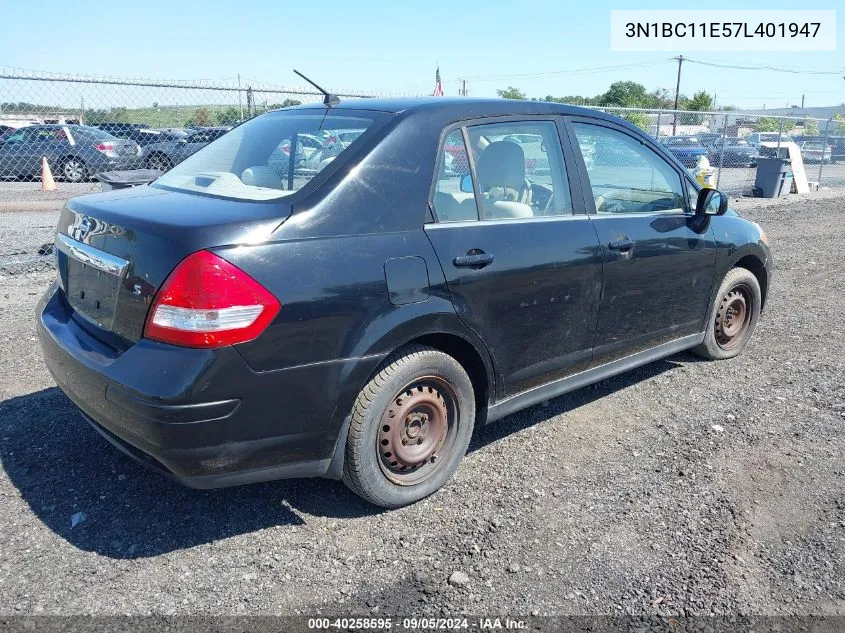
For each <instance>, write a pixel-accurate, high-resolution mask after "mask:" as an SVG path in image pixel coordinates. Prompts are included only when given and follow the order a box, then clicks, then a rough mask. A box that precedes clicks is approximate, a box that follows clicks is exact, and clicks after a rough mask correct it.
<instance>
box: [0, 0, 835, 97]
mask: <svg viewBox="0 0 845 633" xmlns="http://www.w3.org/2000/svg"><path fill="white" fill-rule="evenodd" d="M4 4H5V6H4V8H3V14H4V24H5V27H4V35H3V41H0V66H11V67H20V68H27V69H35V70H46V71H54V72H66V73H78V74H87V75H94V74H96V75H115V76H121V77H127V76H130V77H149V78H160V79H199V78H203V79H222V78H232V77H235V76H237V75H238V74H241V75H242V76H244V77H249V78H252V79H255V80H260V81H264V82H268V83H274V84H284V85H288V84H301V82H299V81H298V79H297V78H296V77H295V76H294V75H293V74H292V73H291V71H290V69H291V68H298V69H300V70H302V71H304V72H305V73H306V74H309V75H311V76H313V77H314V78H315V79H316V80H318V82H322V83H323V84H324V85H327V86H329V87H331V88H333V89H336V90H340V89H346V90H362V91H363V90H366V91H376V90H379V91H386V92H390V93H396V92H408V93H420V92H426V91H430V90H431V89H432V88H433V81H434V70H435V67H436V65H437V64H438V62H439V64H440V71H441V76H442V78H443V83H444V89H445V91H446V93H447V94H455V93H456V92H457V88H458V79H459V78H461V77H467V76H468V77H472V78H473V79H470V80H469V91H470V94H471V95H474V96H490V95H495V91H496V89H497V88H503V87H506V86H508V85H513V86H516V87H518V88H520V89H522V90H523V91H525V92H527V93H528V94H529V95H530V96H544V95H546V94H552V95H567V94H585V95H594V94H597V93H600V92H603V91H604V90H605V89H606V87H607V86H608V85H609V84H610V83H611V82H612V81H616V80H622V79H631V80H635V81H639V82H641V83H643V84H645V85H646V87H648V88H649V89H654V88H666V89H669V90H674V83H675V71H676V65H675V64H674V63H672V62H669V61H666V62H664V63H659V64H655V65H653V66H643V67H639V68H620V69H616V70H613V71H611V72H601V73H585V74H574V75H565V74H563V75H548V76H545V77H533V78H519V77H501V78H497V79H487V78H486V77H488V76H490V75H519V74H523V73H543V72H554V71H561V70H572V69H581V68H593V67H603V66H615V65H622V64H631V63H636V62H647V61H652V60H666V59H667V58H669V57H671V56H672V53H661V52H650V53H645V52H644V53H620V52H616V53H614V52H611V51H610V44H609V40H610V38H609V20H610V10H611V9H613V8H632V6H631V5H626V3H621V2H618V1H617V2H614V3H608V2H602V1H601V0H594V1H592V2H578V3H567V2H561V1H560V0H555V1H539V0H523V1H521V2H515V1H509V2H501V1H498V0H460V1H456V0H425V1H424V2H396V1H393V2H374V1H370V0H357V1H354V2H353V1H349V0H343V1H337V0H321V1H319V2H303V1H297V2H291V1H289V0H288V1H280V2H273V1H265V2H248V3H233V2H231V1H227V2H223V1H221V0H203V1H202V2H194V1H184V2H179V1H178V0H170V1H168V2H165V1H163V0H146V1H145V2H140V3H138V2H115V3H108V4H107V5H104V4H103V3H101V2H97V3H94V2H87V4H88V5H89V6H88V8H86V7H85V5H86V2H85V0H81V1H80V2H78V3H75V4H74V6H73V8H72V9H70V8H69V5H68V4H67V2H65V1H64V0H62V1H61V2H60V1H58V0H42V1H41V2H39V3H38V4H39V7H38V13H40V14H43V15H45V16H51V17H50V18H49V19H43V20H42V19H38V18H37V17H36V16H34V15H33V10H34V9H33V5H32V3H27V2H23V1H14V0H10V1H9V2H6V3H4ZM796 6H797V5H796V4H795V2H794V1H778V0H765V1H746V2H742V3H737V2H714V3H707V4H706V5H705V4H702V3H689V4H688V5H679V4H678V3H669V2H662V3H654V2H642V3H639V4H638V5H637V6H636V8H640V9H660V8H669V7H671V8H689V9H693V8H694V9H703V8H709V9H719V8H724V9H728V8H731V9H795V8H796ZM806 8H813V9H835V8H836V3H835V2H824V3H819V4H816V5H813V6H812V7H806ZM18 24H19V25H20V28H12V26H14V25H18ZM837 30H838V33H837V36H838V42H839V46H838V48H839V50H838V51H837V52H835V53H793V54H784V53H753V54H748V53H736V52H734V53H730V52H726V53H709V52H708V53H687V52H686V51H682V50H679V51H677V53H684V54H688V55H689V56H690V57H693V58H698V59H703V60H708V61H716V62H722V63H734V62H739V63H744V64H752V65H755V64H766V65H772V66H789V67H793V68H802V69H817V70H837V69H843V74H845V13H843V14H842V15H840V16H839V20H838V29H837ZM702 89H703V90H707V91H708V92H710V93H714V92H715V93H716V94H717V95H718V101H719V103H720V104H723V105H724V104H733V105H737V106H745V107H762V106H763V104H766V107H783V106H784V105H785V104H787V103H790V104H792V103H800V100H801V95H802V93H803V94H806V105H807V106H812V105H830V104H838V103H842V102H845V80H843V79H842V77H837V76H815V77H814V76H804V75H785V74H778V73H771V72H760V71H754V72H752V71H740V70H735V71H734V70H724V69H717V68H710V67H704V66H698V65H694V64H687V65H685V68H684V74H683V80H682V86H681V90H682V92H685V93H687V94H691V93H692V92H694V91H696V90H702Z"/></svg>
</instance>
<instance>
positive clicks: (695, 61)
mask: <svg viewBox="0 0 845 633" xmlns="http://www.w3.org/2000/svg"><path fill="white" fill-rule="evenodd" d="M684 60H685V61H688V62H690V63H691V64H699V65H701V66H712V67H713V68H730V69H733V70H768V71H771V72H777V73H789V74H792V75H839V76H841V75H842V73H843V71H841V70H801V69H797V68H784V67H779V66H745V65H741V64H719V63H716V62H707V61H703V60H700V59H690V58H689V57H685V58H684Z"/></svg>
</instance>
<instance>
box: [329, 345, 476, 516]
mask: <svg viewBox="0 0 845 633" xmlns="http://www.w3.org/2000/svg"><path fill="white" fill-rule="evenodd" d="M474 422H475V396H474V393H473V388H472V382H471V381H470V379H469V376H467V373H466V372H465V371H464V369H463V367H461V365H460V364H459V363H458V361H456V360H455V359H454V358H452V357H451V356H449V355H447V354H444V353H443V352H440V351H439V350H435V349H432V348H429V347H423V346H419V345H415V346H410V347H407V348H404V349H403V350H400V351H399V352H396V353H395V354H393V355H392V356H391V357H389V358H388V359H387V360H386V361H385V362H384V364H383V365H382V368H381V369H380V370H379V372H378V373H377V374H376V375H375V376H374V377H373V379H372V380H370V382H369V383H368V384H367V385H366V386H365V387H364V389H363V390H362V391H361V393H360V394H359V395H358V398H357V400H356V401H355V406H354V408H353V411H352V420H351V423H350V428H349V436H348V438H347V443H346V456H345V461H344V467H343V481H344V483H346V485H347V486H349V488H350V489H351V490H352V491H353V492H355V493H356V494H358V495H360V496H361V497H363V498H364V499H366V500H367V501H369V502H371V503H374V504H376V505H379V506H383V507H386V508H398V507H400V506H404V505H408V504H410V503H414V502H415V501H418V500H420V499H422V498H424V497H427V496H428V495H430V494H431V493H433V492H435V491H436V490H438V489H439V488H440V487H441V486H443V484H445V483H446V482H447V481H448V480H449V478H450V477H451V476H452V474H453V473H454V472H455V470H457V468H458V464H460V461H461V459H462V458H463V456H464V454H465V453H466V450H467V447H468V446H469V441H470V438H471V436H472V429H473V425H474Z"/></svg>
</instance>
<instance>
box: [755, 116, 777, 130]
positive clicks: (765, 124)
mask: <svg viewBox="0 0 845 633" xmlns="http://www.w3.org/2000/svg"><path fill="white" fill-rule="evenodd" d="M779 127H780V125H779V124H778V120H777V119H773V118H772V117H767V116H764V117H760V118H759V119H757V122H756V123H755V124H754V131H755V132H777V131H778V129H779Z"/></svg>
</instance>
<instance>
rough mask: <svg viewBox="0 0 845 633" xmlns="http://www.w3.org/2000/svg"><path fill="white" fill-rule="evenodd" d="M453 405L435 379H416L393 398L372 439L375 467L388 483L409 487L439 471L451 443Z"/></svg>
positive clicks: (451, 393)
mask: <svg viewBox="0 0 845 633" xmlns="http://www.w3.org/2000/svg"><path fill="white" fill-rule="evenodd" d="M457 402H458V400H457V396H456V395H455V391H454V389H452V387H451V385H449V383H448V382H446V381H445V380H444V379H443V378H440V377H438V376H425V377H422V378H417V379H415V380H413V381H411V382H410V383H408V384H407V385H406V386H405V387H403V388H402V389H400V390H399V391H398V392H397V393H396V394H395V395H394V396H393V399H392V400H391V402H390V404H388V406H387V408H386V409H385V411H384V413H383V414H382V417H381V420H380V422H379V429H378V433H377V436H376V451H377V453H378V456H379V467H380V468H381V471H382V473H384V475H385V476H386V477H387V478H388V479H389V480H390V481H392V482H393V483H395V484H398V485H400V486H413V485H417V484H420V483H422V482H424V481H426V480H428V479H430V478H431V477H432V476H434V475H435V473H437V472H439V471H440V469H441V467H442V464H443V463H444V462H445V461H447V457H448V455H449V453H450V452H451V450H452V448H453V446H454V443H455V436H456V434H457V425H458V420H459V419H460V417H459V415H458V405H457Z"/></svg>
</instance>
